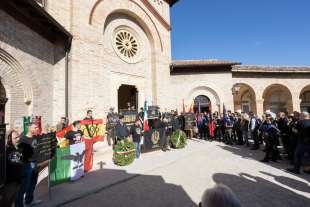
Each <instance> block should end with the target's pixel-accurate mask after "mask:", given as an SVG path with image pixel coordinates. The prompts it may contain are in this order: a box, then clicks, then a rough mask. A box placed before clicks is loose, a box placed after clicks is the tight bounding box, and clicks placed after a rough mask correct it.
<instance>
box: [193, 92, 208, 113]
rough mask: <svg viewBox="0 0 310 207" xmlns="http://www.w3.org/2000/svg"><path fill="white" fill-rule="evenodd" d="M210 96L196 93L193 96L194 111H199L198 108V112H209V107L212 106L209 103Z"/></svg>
mask: <svg viewBox="0 0 310 207" xmlns="http://www.w3.org/2000/svg"><path fill="white" fill-rule="evenodd" d="M210 103H211V101H210V98H209V97H208V96H205V95H198V96H196V97H195V99H194V112H195V113H196V112H197V111H199V108H200V112H209V111H210V107H212V106H211V105H212V104H210Z"/></svg>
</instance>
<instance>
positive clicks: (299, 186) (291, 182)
mask: <svg viewBox="0 0 310 207" xmlns="http://www.w3.org/2000/svg"><path fill="white" fill-rule="evenodd" d="M259 172H260V173H262V174H265V175H268V176H270V177H273V178H274V179H275V180H276V181H277V182H279V183H281V184H283V185H286V186H287V187H290V188H293V189H296V190H298V191H302V192H305V193H310V186H309V185H308V183H305V182H302V181H299V180H295V179H292V178H288V177H285V176H277V175H273V174H271V173H267V172H264V171H259Z"/></svg>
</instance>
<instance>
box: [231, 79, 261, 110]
mask: <svg viewBox="0 0 310 207" xmlns="http://www.w3.org/2000/svg"><path fill="white" fill-rule="evenodd" d="M232 93H233V97H234V110H235V111H239V110H241V111H242V112H245V113H249V112H250V111H252V112H254V113H255V114H257V109H256V95H255V92H254V90H253V88H252V87H251V86H249V85H247V84H245V83H237V84H235V85H234V86H233V88H232Z"/></svg>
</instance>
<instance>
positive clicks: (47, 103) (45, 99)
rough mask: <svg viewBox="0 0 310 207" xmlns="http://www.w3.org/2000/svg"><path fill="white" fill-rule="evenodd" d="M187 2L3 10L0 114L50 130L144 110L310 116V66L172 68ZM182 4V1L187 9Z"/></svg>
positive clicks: (40, 0) (79, 0) (18, 5)
mask: <svg viewBox="0 0 310 207" xmlns="http://www.w3.org/2000/svg"><path fill="white" fill-rule="evenodd" d="M176 2H177V0H113V1H112V0H87V1H85V0H68V1H55V0H37V1H35V0H14V1H7V2H1V3H0V16H1V18H0V23H1V24H0V64H1V65H0V77H1V84H0V92H1V94H0V98H1V101H0V102H1V103H0V113H1V114H0V115H1V117H2V118H1V119H2V121H3V122H5V123H8V124H9V126H13V124H14V122H15V120H17V119H18V118H19V117H22V116H24V115H31V114H34V115H41V116H42V119H43V124H47V123H48V124H55V123H56V122H57V121H58V120H59V117H62V116H68V117H69V118H70V120H75V119H81V118H82V117H84V115H85V112H86V110H88V109H92V110H93V111H94V116H95V117H99V118H103V117H105V116H106V113H107V112H108V110H109V108H110V107H114V108H115V110H116V111H120V110H122V109H125V108H128V107H131V108H135V109H137V108H139V107H142V106H143V103H144V101H145V100H146V101H148V104H150V105H158V106H160V107H161V110H162V111H165V110H172V109H178V110H179V111H180V110H181V109H182V104H183V102H184V104H185V105H187V106H189V105H190V104H191V103H192V102H193V100H195V99H197V97H198V98H199V97H200V98H201V100H204V103H205V107H206V108H208V110H211V111H221V110H222V107H223V105H225V106H226V108H227V109H231V110H240V109H241V110H244V111H249V110H252V111H254V112H256V113H258V114H261V113H262V112H263V111H264V110H266V109H271V110H274V111H277V110H286V111H287V112H291V111H293V110H298V111H300V110H301V108H302V109H305V110H309V102H310V101H309V91H310V86H309V84H310V83H309V77H310V68H307V67H259V66H242V65H241V64H240V63H238V62H229V61H216V60H208V61H174V62H172V60H171V41H170V40H171V24H170V8H171V6H173V5H174V3H176ZM180 3H181V2H180ZM275 94H276V95H275Z"/></svg>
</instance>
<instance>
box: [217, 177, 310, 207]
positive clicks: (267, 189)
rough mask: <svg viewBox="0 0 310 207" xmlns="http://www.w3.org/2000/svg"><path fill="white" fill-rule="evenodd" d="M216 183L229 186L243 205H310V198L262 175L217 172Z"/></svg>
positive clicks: (281, 206) (262, 206) (290, 206)
mask: <svg viewBox="0 0 310 207" xmlns="http://www.w3.org/2000/svg"><path fill="white" fill-rule="evenodd" d="M213 180H214V181H215V182H216V183H221V184H224V185H227V186H229V187H230V188H231V189H232V190H233V191H234V192H235V194H236V195H237V197H238V198H239V199H240V201H241V203H242V206H251V207H293V206H296V207H297V206H298V207H299V206H300V207H303V206H310V199H309V198H307V197H304V196H302V195H299V194H297V193H295V192H294V191H291V190H288V189H286V188H283V187H281V186H279V185H276V184H275V183H272V182H270V181H268V180H265V179H263V178H261V177H257V176H252V175H249V174H246V173H241V174H239V176H237V175H232V174H224V173H217V174H214V175H213Z"/></svg>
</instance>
